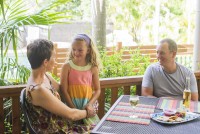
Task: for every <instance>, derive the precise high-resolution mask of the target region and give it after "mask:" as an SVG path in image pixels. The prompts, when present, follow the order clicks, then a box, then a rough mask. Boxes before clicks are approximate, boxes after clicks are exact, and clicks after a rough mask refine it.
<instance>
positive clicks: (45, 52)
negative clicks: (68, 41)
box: [27, 39, 54, 69]
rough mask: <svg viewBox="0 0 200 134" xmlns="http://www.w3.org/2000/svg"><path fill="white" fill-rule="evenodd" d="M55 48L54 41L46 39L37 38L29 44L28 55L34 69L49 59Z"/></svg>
mask: <svg viewBox="0 0 200 134" xmlns="http://www.w3.org/2000/svg"><path fill="white" fill-rule="evenodd" d="M53 49H54V46H53V42H51V41H49V40H46V39H37V40H34V41H33V42H31V43H30V44H29V45H28V46H27V57H28V60H29V62H30V64H31V68H32V69H37V68H38V67H40V66H41V65H42V62H43V61H44V60H45V59H47V60H49V59H50V57H51V55H52V51H53Z"/></svg>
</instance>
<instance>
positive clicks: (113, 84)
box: [0, 72, 200, 134]
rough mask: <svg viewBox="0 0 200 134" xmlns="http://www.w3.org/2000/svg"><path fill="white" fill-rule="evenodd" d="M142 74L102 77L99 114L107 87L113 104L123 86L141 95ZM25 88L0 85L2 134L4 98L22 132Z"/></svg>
mask: <svg viewBox="0 0 200 134" xmlns="http://www.w3.org/2000/svg"><path fill="white" fill-rule="evenodd" d="M195 76H196V79H197V85H198V90H199V98H200V72H196V73H195ZM142 78H143V77H142V76H130V77H119V78H103V79H100V84H101V95H100V97H99V112H98V115H99V117H100V118H102V117H103V115H104V114H105V113H104V107H105V98H106V95H105V89H106V88H110V89H111V106H112V104H113V103H114V102H115V101H116V100H117V98H118V89H119V88H123V91H124V94H127V95H128V94H130V87H131V86H136V94H138V95H141V83H142ZM23 88H25V85H17V86H1V87H0V134H3V133H4V131H5V128H4V126H5V125H4V118H5V117H4V108H3V107H4V106H3V105H4V103H3V102H4V101H3V100H4V99H5V98H12V133H13V134H19V133H20V132H21V123H20V115H21V111H20V103H19V96H20V92H21V90H22V89H23Z"/></svg>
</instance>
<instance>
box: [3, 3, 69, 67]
mask: <svg viewBox="0 0 200 134" xmlns="http://www.w3.org/2000/svg"><path fill="white" fill-rule="evenodd" d="M66 2H68V0H54V1H50V2H49V3H48V5H46V6H44V7H41V8H40V9H37V10H35V11H33V10H31V9H32V8H31V7H30V6H31V5H30V4H28V1H24V0H1V1H0V6H1V11H0V48H1V51H0V52H1V63H4V61H3V59H4V57H5V56H6V54H7V51H8V48H9V46H10V45H12V47H13V50H14V54H15V58H16V61H17V60H18V56H17V47H18V40H19V37H20V31H22V28H24V26H28V25H51V24H55V23H61V22H60V19H62V18H68V17H69V16H63V13H64V12H66V11H57V12H55V10H53V11H52V9H54V8H57V7H58V5H59V4H60V5H61V4H63V3H66ZM27 5H29V7H28V6H27Z"/></svg>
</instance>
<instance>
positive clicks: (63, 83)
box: [60, 63, 75, 108]
mask: <svg viewBox="0 0 200 134" xmlns="http://www.w3.org/2000/svg"><path fill="white" fill-rule="evenodd" d="M69 70H70V66H69V64H68V63H66V64H64V65H63V67H62V70H61V76H60V87H61V90H62V93H63V94H64V97H65V99H66V102H67V104H68V106H69V107H71V108H75V106H74V104H73V102H72V100H71V98H70V96H69V93H68V77H69V76H68V74H69Z"/></svg>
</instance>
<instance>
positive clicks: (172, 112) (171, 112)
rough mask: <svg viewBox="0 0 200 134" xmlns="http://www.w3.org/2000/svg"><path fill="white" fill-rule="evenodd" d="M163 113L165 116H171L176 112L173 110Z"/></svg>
mask: <svg viewBox="0 0 200 134" xmlns="http://www.w3.org/2000/svg"><path fill="white" fill-rule="evenodd" d="M163 112H164V114H165V115H166V116H172V115H174V114H175V113H176V110H174V109H163Z"/></svg>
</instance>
